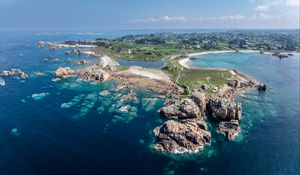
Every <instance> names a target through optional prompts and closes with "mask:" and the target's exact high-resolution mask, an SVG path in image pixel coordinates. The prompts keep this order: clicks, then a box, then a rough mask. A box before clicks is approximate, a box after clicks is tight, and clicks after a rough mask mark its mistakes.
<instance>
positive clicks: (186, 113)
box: [159, 99, 200, 119]
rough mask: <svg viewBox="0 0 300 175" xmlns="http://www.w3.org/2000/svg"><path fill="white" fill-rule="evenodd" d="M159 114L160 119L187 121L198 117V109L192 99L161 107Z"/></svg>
mask: <svg viewBox="0 0 300 175" xmlns="http://www.w3.org/2000/svg"><path fill="white" fill-rule="evenodd" d="M159 113H160V115H161V117H166V118H172V119H189V118H197V117H199V116H200V109H199V107H198V106H197V104H196V103H195V102H194V101H193V100H192V99H184V100H180V101H177V102H175V103H173V104H169V105H167V106H165V107H163V108H162V109H160V110H159Z"/></svg>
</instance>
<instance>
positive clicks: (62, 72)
mask: <svg viewBox="0 0 300 175" xmlns="http://www.w3.org/2000/svg"><path fill="white" fill-rule="evenodd" d="M54 74H55V76H56V77H58V78H69V77H73V76H76V75H77V72H76V71H74V70H72V69H71V68H70V67H59V68H58V69H57V70H56V71H55V72H54Z"/></svg>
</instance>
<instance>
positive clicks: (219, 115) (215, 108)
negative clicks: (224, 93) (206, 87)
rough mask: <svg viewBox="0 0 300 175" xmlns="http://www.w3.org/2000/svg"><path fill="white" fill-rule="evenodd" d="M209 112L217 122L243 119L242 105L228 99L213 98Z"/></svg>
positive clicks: (209, 103) (208, 107) (210, 101)
mask: <svg viewBox="0 0 300 175" xmlns="http://www.w3.org/2000/svg"><path fill="white" fill-rule="evenodd" d="M207 111H208V112H209V115H210V117H211V119H213V120H216V121H229V120H241V117H242V105H241V104H240V103H236V102H234V101H231V100H229V99H226V98H211V99H210V100H209V102H208V105H207Z"/></svg>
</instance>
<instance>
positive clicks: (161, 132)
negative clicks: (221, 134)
mask: <svg viewBox="0 0 300 175" xmlns="http://www.w3.org/2000/svg"><path fill="white" fill-rule="evenodd" d="M206 128H207V127H206V123H205V122H204V121H200V120H199V119H188V120H182V121H180V122H179V121H174V120H169V121H167V122H165V123H164V124H163V125H161V126H159V127H156V128H155V129H154V130H153V133H154V135H155V138H156V143H155V146H154V150H156V151H158V152H169V153H194V152H197V151H199V150H201V149H203V148H204V146H205V145H209V144H210V143H211V133H210V132H208V131H206Z"/></svg>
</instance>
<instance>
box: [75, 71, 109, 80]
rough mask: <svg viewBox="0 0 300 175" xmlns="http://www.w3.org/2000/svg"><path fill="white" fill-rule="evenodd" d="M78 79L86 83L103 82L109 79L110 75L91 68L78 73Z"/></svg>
mask: <svg viewBox="0 0 300 175" xmlns="http://www.w3.org/2000/svg"><path fill="white" fill-rule="evenodd" d="M79 74H80V77H81V78H82V79H83V80H87V81H98V82H103V81H106V80H108V79H109V78H110V74H109V73H108V72H106V71H104V70H102V69H100V68H97V67H93V68H88V69H85V70H81V71H80V72H79Z"/></svg>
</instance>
